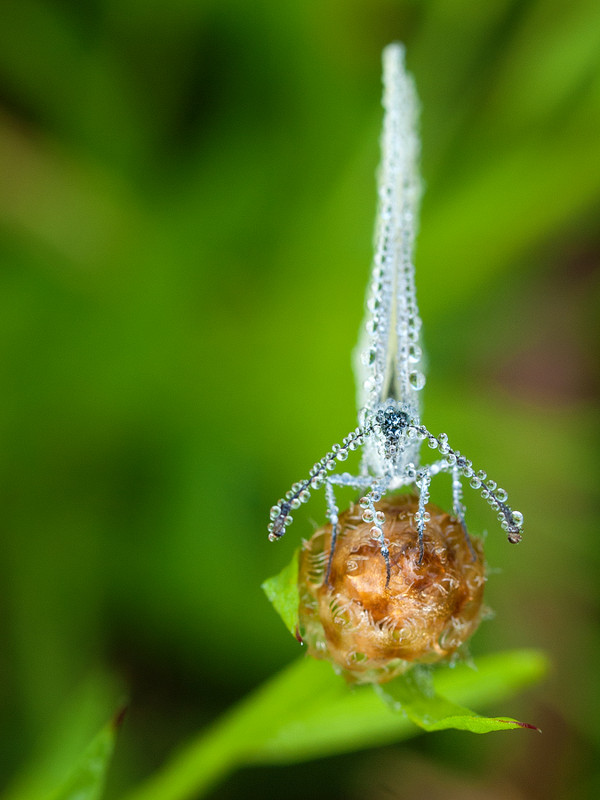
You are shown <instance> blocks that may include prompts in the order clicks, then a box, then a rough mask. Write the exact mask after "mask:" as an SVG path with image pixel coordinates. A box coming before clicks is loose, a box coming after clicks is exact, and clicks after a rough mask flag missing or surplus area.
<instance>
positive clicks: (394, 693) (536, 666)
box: [263, 550, 546, 745]
mask: <svg viewBox="0 0 600 800" xmlns="http://www.w3.org/2000/svg"><path fill="white" fill-rule="evenodd" d="M298 554H299V551H298V550H296V551H295V552H294V556H293V558H292V560H291V561H290V563H289V564H288V565H287V566H286V567H284V569H283V570H282V571H281V572H280V573H279V574H278V575H276V576H275V577H273V578H269V580H267V581H265V582H264V583H263V589H264V591H265V593H266V595H267V597H268V599H269V600H270V602H271V603H272V604H273V607H274V608H275V610H276V611H277V613H278V614H279V616H280V617H281V618H282V619H283V621H284V623H285V625H286V627H287V628H288V630H289V631H290V633H291V634H292V635H293V636H296V635H297V632H298V630H299V620H298V605H299V592H298ZM492 663H494V666H499V669H500V671H501V673H502V675H503V677H504V680H505V681H507V683H511V682H514V685H515V686H519V685H520V683H521V681H522V680H523V676H524V675H525V676H527V677H525V680H526V681H527V680H528V677H530V675H531V674H532V673H533V674H535V673H536V671H537V674H538V675H539V676H540V677H541V676H542V675H543V674H544V672H545V663H546V662H545V658H544V656H543V655H542V654H541V653H529V652H523V653H517V654H515V653H508V654H499V655H498V657H497V662H492ZM528 669H529V670H531V672H530V673H529V675H528V672H527V671H528ZM459 674H460V675H461V678H462V679H463V680H464V674H465V671H464V669H463V670H462V674H461V672H460V671H459ZM472 677H473V679H474V683H475V684H477V685H479V686H480V687H483V688H484V693H485V690H486V688H488V687H489V685H488V684H487V683H486V676H482V675H481V673H480V672H479V670H477V671H475V670H473V671H472ZM459 680H460V679H459ZM374 688H375V690H376V691H377V693H378V695H379V696H380V698H381V699H382V700H383V701H384V702H385V703H387V704H388V706H389V707H390V708H391V709H392V710H393V711H394V712H396V713H398V714H400V715H402V716H406V717H407V718H408V719H409V720H410V721H411V722H414V723H415V725H418V726H419V727H420V728H423V729H424V730H426V731H439V730H444V729H447V728H457V729H458V730H463V731H471V732H472V733H489V732H490V731H499V730H509V729H511V728H524V727H525V728H533V727H535V726H533V725H529V724H525V723H522V722H518V721H517V720H514V719H509V718H500V717H482V716H480V715H479V714H476V713H475V712H474V711H470V710H469V709H468V708H463V707H461V706H459V705H457V704H456V703H454V702H452V701H450V700H447V699H446V698H445V697H442V696H441V695H440V694H439V693H438V692H437V691H436V689H435V687H434V679H433V672H432V671H430V669H428V668H424V667H414V668H413V669H411V670H409V671H408V672H407V673H405V674H404V675H400V676H399V677H397V678H395V679H394V680H393V681H390V682H389V683H386V684H384V685H383V686H375V687H374ZM449 688H450V691H452V689H453V687H452V682H451V681H450V682H449ZM465 688H466V687H464V686H463V690H464V689H465ZM486 699H487V698H485V697H484V698H483V702H486ZM332 718H333V715H332ZM322 722H323V727H324V729H325V730H328V729H329V728H330V721H325V720H323V721H322ZM346 724H348V723H346ZM357 724H359V725H361V730H365V727H364V726H362V721H358V720H357ZM352 728H353V725H349V727H348V728H344V730H346V731H348V730H352ZM374 737H375V739H377V733H376V732H375V734H374ZM332 738H333V740H334V741H335V737H332ZM367 741H368V740H366V741H365V745H366V743H367ZM296 744H297V742H296Z"/></svg>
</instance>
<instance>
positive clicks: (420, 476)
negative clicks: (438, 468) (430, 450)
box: [415, 466, 431, 564]
mask: <svg viewBox="0 0 600 800" xmlns="http://www.w3.org/2000/svg"><path fill="white" fill-rule="evenodd" d="M430 483H431V473H430V471H429V467H428V466H427V467H421V469H420V470H419V472H418V473H417V480H416V485H417V489H418V490H419V508H418V510H417V513H416V514H415V521H416V523H417V533H418V535H419V564H420V563H421V562H422V561H423V554H424V551H425V545H424V543H423V532H424V531H425V523H426V522H429V520H430V519H431V517H430V514H429V511H425V506H426V505H427V502H428V500H429V484H430Z"/></svg>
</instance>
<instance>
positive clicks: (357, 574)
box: [299, 496, 485, 683]
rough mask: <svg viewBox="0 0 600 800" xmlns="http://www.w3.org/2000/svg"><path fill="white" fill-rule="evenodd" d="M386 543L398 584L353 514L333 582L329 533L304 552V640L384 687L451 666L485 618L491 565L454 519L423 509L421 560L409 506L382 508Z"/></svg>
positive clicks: (401, 500) (403, 501)
mask: <svg viewBox="0 0 600 800" xmlns="http://www.w3.org/2000/svg"><path fill="white" fill-rule="evenodd" d="M375 508H376V510H377V511H383V513H384V514H385V522H384V523H383V533H384V536H385V539H386V541H387V543H388V547H389V557H390V566H391V576H390V581H389V585H387V586H386V565H385V560H384V558H383V556H382V555H381V552H380V543H379V542H378V541H377V539H375V538H373V536H372V533H371V529H372V523H368V522H364V521H363V519H362V512H363V509H361V508H360V506H359V505H353V506H351V507H350V508H349V509H348V510H347V511H345V512H344V513H343V514H341V515H340V519H339V526H338V537H337V542H336V545H335V551H334V554H333V559H332V562H331V572H330V577H329V581H328V582H326V580H325V574H326V571H327V563H328V559H329V550H330V543H331V525H330V524H329V525H326V526H324V527H323V528H320V529H319V530H318V531H317V532H316V533H315V534H314V536H313V537H312V538H311V539H310V540H309V541H308V542H304V545H303V548H302V551H301V554H300V569H299V590H300V608H299V617H300V631H301V634H302V638H303V640H304V642H305V644H306V645H307V647H308V652H309V653H310V654H311V655H312V656H314V657H315V658H321V659H328V660H330V661H332V662H333V664H334V666H336V668H337V669H339V671H341V672H343V673H344V675H345V677H346V678H347V679H348V680H350V681H352V682H356V683H383V682H385V681H389V680H391V679H392V678H394V677H396V675H399V674H400V673H402V672H405V671H406V670H407V669H408V668H409V667H410V666H411V665H413V664H432V663H434V662H436V661H440V660H442V659H445V658H448V657H449V656H451V655H452V654H453V653H454V652H455V651H456V650H457V649H458V648H459V647H460V646H461V645H462V644H464V642H466V641H467V639H468V638H469V637H470V636H471V635H472V633H473V632H474V631H475V629H476V628H477V626H478V624H479V622H480V619H481V616H482V610H483V609H482V601H483V587H484V583H485V564H484V559H483V548H482V545H481V542H480V541H479V540H478V539H474V540H473V541H472V547H471V546H470V545H469V541H468V540H467V537H466V535H465V532H464V530H463V528H462V526H461V524H460V522H459V520H457V519H456V518H455V517H452V516H450V515H449V514H447V513H446V512H445V511H442V510H441V509H439V508H437V507H436V506H434V505H432V504H428V505H427V506H426V510H427V512H428V513H429V514H430V517H431V518H430V520H429V521H428V522H427V523H426V525H425V531H424V537H423V545H424V551H423V558H422V560H421V561H419V541H418V533H417V526H416V522H415V515H416V512H417V509H418V501H417V499H416V498H414V497H411V496H396V497H391V498H389V499H385V500H383V501H381V502H380V503H377V504H376V506H375Z"/></svg>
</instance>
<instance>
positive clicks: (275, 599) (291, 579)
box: [262, 548, 300, 637]
mask: <svg viewBox="0 0 600 800" xmlns="http://www.w3.org/2000/svg"><path fill="white" fill-rule="evenodd" d="M299 555H300V549H299V548H298V549H296V550H295V552H294V556H293V558H292V560H291V561H290V563H289V564H288V565H287V566H286V567H284V568H283V569H282V570H281V572H280V573H279V574H278V575H274V576H273V577H272V578H267V580H266V581H265V582H264V583H263V584H262V588H263V590H264V592H265V594H266V595H267V597H268V598H269V600H270V602H271V603H273V606H274V608H275V611H277V613H278V614H279V616H280V617H281V619H282V620H283V621H284V623H285V626H286V628H287V629H288V630H289V631H290V633H291V634H292V636H296V637H297V636H298V624H299V622H298V606H299V605H300V593H299V591H298V558H299Z"/></svg>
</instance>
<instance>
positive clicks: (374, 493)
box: [359, 476, 391, 589]
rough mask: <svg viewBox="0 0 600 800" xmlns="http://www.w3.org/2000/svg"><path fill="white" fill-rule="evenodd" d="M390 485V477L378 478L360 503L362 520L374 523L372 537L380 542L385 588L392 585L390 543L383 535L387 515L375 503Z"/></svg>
mask: <svg viewBox="0 0 600 800" xmlns="http://www.w3.org/2000/svg"><path fill="white" fill-rule="evenodd" d="M389 484H390V478H389V477H387V476H386V477H383V478H376V479H375V480H374V481H372V482H371V489H370V491H369V492H367V494H366V495H365V496H364V497H361V499H360V501H359V503H360V505H361V506H362V508H363V509H364V511H363V514H362V518H363V521H364V522H372V523H373V527H372V528H371V536H372V537H373V538H374V539H377V541H378V542H379V551H380V552H381V555H382V556H383V560H384V561H385V588H386V589H387V587H388V586H389V584H390V577H391V565H390V550H389V547H388V543H387V541H386V539H385V536H384V533H383V523H384V522H385V514H384V513H383V511H378V510H377V509H376V508H375V503H378V502H379V501H380V500H381V497H382V495H384V494H385V492H386V491H387V490H388V487H389Z"/></svg>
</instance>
